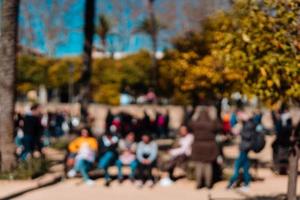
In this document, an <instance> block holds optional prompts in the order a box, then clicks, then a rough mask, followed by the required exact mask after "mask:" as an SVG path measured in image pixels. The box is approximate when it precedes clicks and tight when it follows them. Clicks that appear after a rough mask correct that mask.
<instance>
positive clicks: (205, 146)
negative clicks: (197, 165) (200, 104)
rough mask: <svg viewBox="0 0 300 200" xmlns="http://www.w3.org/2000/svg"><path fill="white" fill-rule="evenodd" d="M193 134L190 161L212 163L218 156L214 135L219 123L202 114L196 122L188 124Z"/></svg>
mask: <svg viewBox="0 0 300 200" xmlns="http://www.w3.org/2000/svg"><path fill="white" fill-rule="evenodd" d="M189 126H190V128H191V129H192V133H193V134H194V143H193V145H192V156H191V160H192V161H197V162H213V161H215V160H216V158H217V156H218V147H217V143H216V140H215V134H216V132H217V131H218V129H219V128H220V125H219V123H217V121H214V120H212V119H210V118H209V116H208V114H207V113H205V112H202V113H201V114H200V116H199V118H198V119H197V120H196V121H192V122H190V123H189Z"/></svg>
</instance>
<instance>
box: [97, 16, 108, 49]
mask: <svg viewBox="0 0 300 200" xmlns="http://www.w3.org/2000/svg"><path fill="white" fill-rule="evenodd" d="M110 31H111V24H110V21H109V20H108V18H107V17H106V16H105V15H103V14H102V15H100V16H99V27H98V28H97V34H98V35H99V37H100V40H101V44H102V46H103V49H104V51H105V50H106V45H107V36H108V34H109V33H110Z"/></svg>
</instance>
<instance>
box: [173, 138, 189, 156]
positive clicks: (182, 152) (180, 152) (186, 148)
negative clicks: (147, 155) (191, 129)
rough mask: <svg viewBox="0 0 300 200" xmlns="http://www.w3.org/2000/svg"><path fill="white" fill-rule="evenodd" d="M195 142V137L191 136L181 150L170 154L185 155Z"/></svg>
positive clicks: (178, 149) (177, 149)
mask: <svg viewBox="0 0 300 200" xmlns="http://www.w3.org/2000/svg"><path fill="white" fill-rule="evenodd" d="M193 142H194V136H193V135H192V134H189V135H188V136H186V138H185V139H184V142H183V143H182V145H181V146H180V147H179V148H175V149H171V150H170V154H171V155H172V156H179V155H183V154H185V153H186V152H187V151H188V150H189V149H190V148H191V146H192V144H193Z"/></svg>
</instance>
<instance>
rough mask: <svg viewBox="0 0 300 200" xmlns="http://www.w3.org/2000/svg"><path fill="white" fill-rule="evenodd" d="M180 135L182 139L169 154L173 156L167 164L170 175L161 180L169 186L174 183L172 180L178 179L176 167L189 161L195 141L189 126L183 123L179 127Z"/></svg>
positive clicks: (162, 183)
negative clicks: (175, 173) (175, 174)
mask: <svg viewBox="0 0 300 200" xmlns="http://www.w3.org/2000/svg"><path fill="white" fill-rule="evenodd" d="M179 136H180V139H179V141H178V144H179V145H178V147H177V148H173V149H171V150H170V151H169V155H170V156H171V159H170V161H169V162H168V163H167V165H166V170H167V171H168V177H166V178H164V179H162V180H161V182H160V183H161V185H163V186H167V185H170V184H172V182H173V181H174V180H175V179H176V178H175V177H174V170H175V167H176V166H178V165H180V164H182V163H184V162H187V161H188V160H189V158H190V156H191V153H192V144H193V141H194V135H193V134H191V133H190V132H189V130H188V128H187V127H186V126H184V125H182V126H181V127H180V128H179Z"/></svg>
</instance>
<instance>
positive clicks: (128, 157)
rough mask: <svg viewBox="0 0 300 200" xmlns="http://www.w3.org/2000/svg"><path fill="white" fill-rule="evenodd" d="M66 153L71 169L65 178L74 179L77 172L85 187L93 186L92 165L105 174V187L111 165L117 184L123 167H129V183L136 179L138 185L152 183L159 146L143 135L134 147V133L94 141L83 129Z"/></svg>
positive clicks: (89, 133)
mask: <svg viewBox="0 0 300 200" xmlns="http://www.w3.org/2000/svg"><path fill="white" fill-rule="evenodd" d="M69 152H70V154H69V156H68V163H71V164H70V166H72V168H71V169H70V171H69V172H68V173H67V175H68V177H74V176H75V175H76V173H77V172H80V174H81V175H82V177H83V180H84V181H85V183H86V184H88V185H92V184H93V183H94V181H92V180H91V179H90V177H89V174H88V172H89V170H90V169H91V168H93V166H94V164H95V163H96V168H98V169H101V170H103V172H104V179H105V185H106V186H109V185H110V183H111V176H110V174H109V171H108V169H109V167H110V166H112V165H116V166H117V168H118V180H119V181H120V182H123V180H124V176H123V173H122V167H123V166H129V167H130V169H131V173H130V175H129V178H130V180H132V181H133V180H135V179H136V178H137V179H138V180H139V184H140V185H142V184H144V183H147V184H149V185H153V183H154V177H153V175H152V168H153V167H155V163H156V161H157V155H158V146H157V144H156V143H155V142H154V141H153V140H152V138H151V136H150V135H149V134H143V135H142V137H141V141H140V142H139V143H136V140H135V134H134V133H133V132H129V133H128V134H127V135H126V136H125V138H122V139H120V138H119V137H118V136H117V135H115V134H113V133H111V132H106V133H105V134H104V135H102V136H101V137H100V138H98V139H97V138H95V137H92V136H91V132H90V131H89V129H88V128H84V129H82V130H81V134H80V136H79V137H78V138H76V139H75V140H73V141H72V142H71V143H70V144H69ZM95 161H96V162H95Z"/></svg>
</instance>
